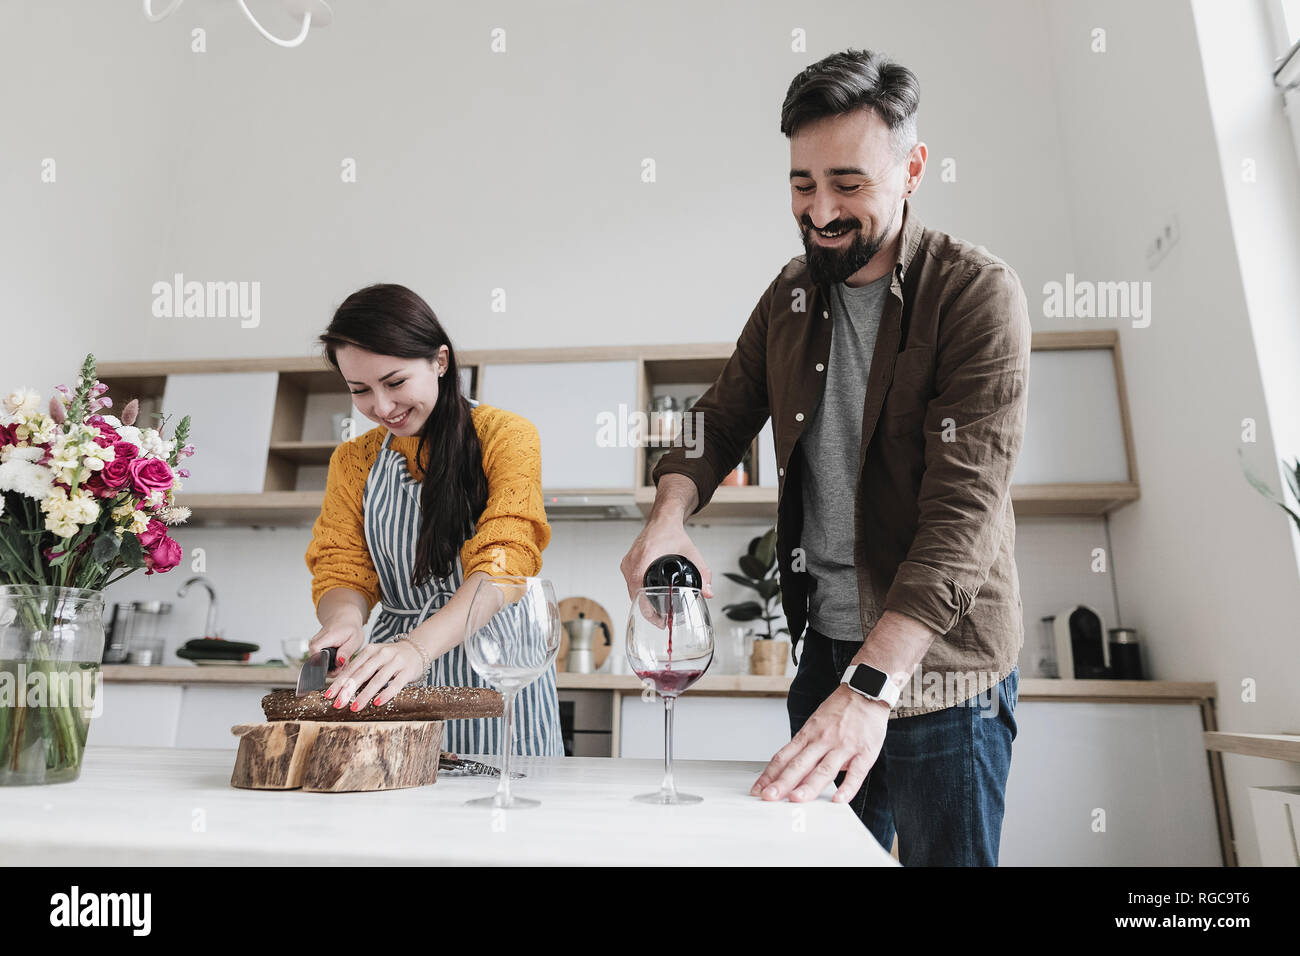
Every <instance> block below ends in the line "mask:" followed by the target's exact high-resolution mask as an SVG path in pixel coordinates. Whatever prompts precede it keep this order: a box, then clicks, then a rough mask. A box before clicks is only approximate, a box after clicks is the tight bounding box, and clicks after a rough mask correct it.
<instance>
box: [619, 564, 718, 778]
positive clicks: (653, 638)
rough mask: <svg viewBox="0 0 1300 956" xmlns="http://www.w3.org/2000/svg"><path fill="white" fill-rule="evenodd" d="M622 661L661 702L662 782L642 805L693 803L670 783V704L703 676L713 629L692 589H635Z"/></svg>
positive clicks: (696, 591) (700, 598)
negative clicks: (624, 659) (647, 684)
mask: <svg viewBox="0 0 1300 956" xmlns="http://www.w3.org/2000/svg"><path fill="white" fill-rule="evenodd" d="M627 660H628V663H629V664H630V665H631V666H632V670H633V671H634V672H635V673H636V675H637V676H638V677H640V678H641V680H642V681H643V682H644V681H649V682H650V683H652V684H653V685H654V688H655V692H656V693H657V694H658V695H659V697H660V699H662V700H663V702H664V779H663V783H662V784H661V785H660V787H659V790H658V791H657V792H655V793H642V794H638V795H637V796H636V797H634V798H633V799H635V800H640V801H642V802H643V803H660V804H665V803H667V804H681V803H699V802H700V800H701V799H702V798H701V797H697V796H695V795H693V794H689V793H679V792H678V791H677V787H676V786H675V785H674V783H673V701H675V700H676V699H677V695H678V694H680V693H681V692H682V691H684V690H686V688H688V687H690V686H691V685H692V684H694V683H695V682H696V681H697V680H699V679H700V678H701V677H703V676H704V672H705V671H706V670H708V669H709V664H710V662H712V660H713V625H712V623H710V621H709V607H708V605H707V604H705V603H704V597H703V595H702V594H701V593H700V590H699V589H698V588H680V587H653V588H641V589H640V590H639V591H637V593H636V599H635V600H633V602H632V610H631V611H630V612H629V613H628V621H627Z"/></svg>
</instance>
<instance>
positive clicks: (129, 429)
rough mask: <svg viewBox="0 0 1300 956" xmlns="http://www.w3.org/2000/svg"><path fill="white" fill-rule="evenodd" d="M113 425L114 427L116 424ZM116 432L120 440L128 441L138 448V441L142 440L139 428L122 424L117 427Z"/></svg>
mask: <svg viewBox="0 0 1300 956" xmlns="http://www.w3.org/2000/svg"><path fill="white" fill-rule="evenodd" d="M114 427H115V428H116V427H117V426H114ZM117 433H118V435H119V436H121V438H122V441H129V442H130V443H131V444H132V445H134V446H135V447H136V448H139V447H140V443H141V442H142V441H143V440H144V439H143V437H142V436H141V434H140V429H138V428H136V427H135V426H134V425H123V426H122V427H121V428H118V429H117Z"/></svg>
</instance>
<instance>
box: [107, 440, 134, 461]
mask: <svg viewBox="0 0 1300 956" xmlns="http://www.w3.org/2000/svg"><path fill="white" fill-rule="evenodd" d="M139 453H140V449H138V448H136V447H135V446H134V445H132V444H131V443H130V442H129V441H122V440H121V439H118V440H117V441H115V442H113V460H114V461H131V460H132V459H133V458H135V457H136V456H137V455H138V454H139Z"/></svg>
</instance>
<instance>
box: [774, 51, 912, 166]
mask: <svg viewBox="0 0 1300 956" xmlns="http://www.w3.org/2000/svg"><path fill="white" fill-rule="evenodd" d="M920 102H921V84H920V83H919V81H918V80H917V78H916V74H915V73H913V72H912V71H911V70H909V69H908V68H907V67H905V66H902V65H901V64H898V63H895V62H894V61H893V60H891V59H889V57H887V56H885V55H884V54H881V53H873V52H872V51H870V50H852V49H850V50H845V51H844V52H843V53H832V54H831V55H830V56H828V57H824V58H822V59H820V60H818V61H817V62H816V63H814V64H813V65H812V66H809V67H807V68H806V69H804V70H803V72H801V73H800V74H799V75H798V76H796V77H795V78H794V79H793V80H791V81H790V88H789V89H788V90H787V91H786V94H785V102H784V103H783V104H781V132H782V133H784V134H785V135H786V136H787V137H789V136H793V135H794V134H795V133H796V132H797V131H798V130H799V128H800V127H801V126H803V125H804V124H805V123H810V122H812V121H813V120H818V119H821V118H822V117H825V116H840V115H842V114H845V113H852V112H854V111H856V110H860V109H870V110H874V111H875V112H876V114H877V115H878V116H879V117H880V118H881V119H882V120H884V121H885V125H886V126H888V127H889V132H890V137H891V139H892V140H893V144H894V158H895V159H902V158H903V157H904V156H906V155H907V154H908V153H909V152H910V151H911V149H912V147H913V146H915V145H916V108H917V106H919V105H920Z"/></svg>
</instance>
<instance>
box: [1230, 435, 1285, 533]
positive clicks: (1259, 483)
mask: <svg viewBox="0 0 1300 956" xmlns="http://www.w3.org/2000/svg"><path fill="white" fill-rule="evenodd" d="M1237 457H1239V458H1240V457H1241V449H1240V448H1238V449H1237ZM1280 461H1281V462H1282V465H1283V466H1284V473H1285V475H1286V483H1287V484H1288V485H1289V486H1290V487H1291V497H1292V498H1294V499H1295V500H1296V502H1297V503H1300V458H1297V459H1296V460H1295V461H1293V462H1291V463H1289V464H1288V463H1287V461H1286V459H1285V458H1283V459H1280ZM1241 469H1242V471H1244V472H1245V473H1246V480H1247V481H1249V482H1250V483H1251V486H1252V487H1254V489H1255V490H1256V491H1258V492H1259V493H1260V494H1261V495H1263V496H1264V497H1265V498H1267V499H1268V500H1269V501H1271V502H1273V504H1275V505H1277V506H1278V507H1279V508H1281V509H1282V510H1283V511H1285V512H1286V513H1287V514H1289V515H1290V516H1291V520H1292V521H1294V522H1295V526H1296V527H1297V528H1300V512H1298V511H1296V510H1295V509H1294V508H1292V507H1291V506H1290V505H1288V504H1287V503H1286V502H1285V501H1283V500H1282V499H1281V498H1279V497H1278V496H1277V495H1275V494H1273V489H1272V488H1270V487H1269V486H1268V483H1267V482H1265V481H1264V480H1263V479H1262V478H1260V477H1258V476H1257V475H1255V474H1254V473H1253V472H1252V471H1251V470H1250V469H1249V468H1248V467H1246V462H1245V460H1244V459H1243V460H1242V463H1241Z"/></svg>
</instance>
